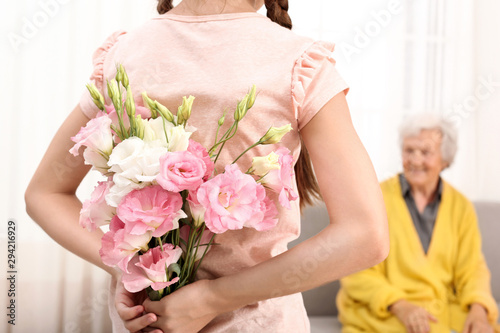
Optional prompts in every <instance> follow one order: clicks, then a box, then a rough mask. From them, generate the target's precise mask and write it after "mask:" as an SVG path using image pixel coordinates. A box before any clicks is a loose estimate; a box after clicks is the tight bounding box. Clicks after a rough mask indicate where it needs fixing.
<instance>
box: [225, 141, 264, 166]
mask: <svg viewBox="0 0 500 333" xmlns="http://www.w3.org/2000/svg"><path fill="white" fill-rule="evenodd" d="M258 145H260V140H259V141H257V142H256V143H254V144H253V145H251V146H250V147H248V148H247V149H245V151H244V152H242V153H241V154H240V156H238V157H236V159H235V160H234V161H233V163H231V164H234V163H236V161H237V160H239V159H240V157H241V156H243V155H245V153H246V152H247V151H249V150H250V149H252V148H253V147H255V146H258Z"/></svg>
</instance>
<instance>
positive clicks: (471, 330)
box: [462, 303, 494, 333]
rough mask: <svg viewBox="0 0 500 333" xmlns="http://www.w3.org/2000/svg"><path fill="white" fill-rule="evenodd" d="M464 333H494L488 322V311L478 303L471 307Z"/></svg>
mask: <svg viewBox="0 0 500 333" xmlns="http://www.w3.org/2000/svg"><path fill="white" fill-rule="evenodd" d="M462 332H463V333H493V332H494V331H493V327H491V325H490V323H489V322H488V315H487V313H486V309H485V308H484V307H483V306H482V305H480V304H477V303H474V304H472V305H471V307H470V310H469V314H468V315H467V319H466V320H465V325H464V330H463V331H462Z"/></svg>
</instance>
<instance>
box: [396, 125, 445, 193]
mask: <svg viewBox="0 0 500 333" xmlns="http://www.w3.org/2000/svg"><path fill="white" fill-rule="evenodd" d="M441 141H442V135H441V132H440V131H438V130H422V131H421V132H420V133H419V134H418V135H416V136H409V137H407V138H405V139H404V140H403V151H402V155H403V156H402V157H403V170H404V175H405V177H406V179H407V180H408V183H410V186H411V187H415V186H418V187H421V186H424V187H431V186H436V184H437V181H438V179H439V174H440V173H441V171H442V170H443V169H444V168H445V167H446V166H447V163H446V162H445V161H443V158H442V155H441Z"/></svg>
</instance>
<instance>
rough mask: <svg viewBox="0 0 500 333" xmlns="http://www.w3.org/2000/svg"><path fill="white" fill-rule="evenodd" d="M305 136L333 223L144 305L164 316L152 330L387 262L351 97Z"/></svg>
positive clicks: (338, 99)
mask: <svg viewBox="0 0 500 333" xmlns="http://www.w3.org/2000/svg"><path fill="white" fill-rule="evenodd" d="M301 135H302V137H303V140H304V142H305V144H306V146H307V149H308V150H309V154H310V156H311V159H312V162H313V164H314V169H315V172H316V176H317V178H318V182H319V184H320V188H321V193H322V196H323V198H324V200H325V203H326V207H327V210H328V214H329V217H330V225H328V226H327V227H326V228H325V229H323V230H322V231H321V232H320V233H319V234H318V235H316V236H314V237H312V238H310V239H308V240H306V241H304V242H302V243H301V244H299V245H298V246H295V247H294V248H292V249H290V250H289V251H287V252H285V253H282V254H280V255H278V256H276V257H274V258H272V259H270V260H267V261H265V262H262V263H260V264H258V265H255V266H253V267H251V268H248V269H245V270H243V271H241V272H239V273H236V274H234V275H230V276H224V277H221V278H218V279H215V280H211V281H198V282H196V283H193V284H192V285H188V286H186V287H183V288H181V289H179V290H178V291H176V292H175V293H172V294H171V295H169V296H167V297H165V298H163V299H162V300H161V301H159V302H151V301H149V300H146V301H145V303H144V305H145V308H146V310H147V311H151V312H155V313H156V314H157V315H158V321H157V322H156V323H155V324H153V325H151V327H159V328H162V329H167V331H168V332H196V331H198V330H199V329H201V328H202V327H203V326H204V325H205V324H206V323H208V322H209V321H210V320H211V318H213V317H215V316H216V315H218V314H220V313H223V312H227V311H232V310H234V309H237V308H240V307H243V306H245V305H247V304H252V303H255V302H257V301H261V300H264V299H268V298H272V297H277V296H283V295H288V294H293V293H297V292H301V291H304V290H308V289H312V288H315V287H318V286H321V285H323V284H326V283H328V282H331V281H333V280H336V279H339V278H341V277H343V276H346V275H349V274H351V273H354V272H356V271H359V270H362V269H365V268H368V267H371V266H373V265H376V264H378V263H379V262H381V261H383V260H384V259H385V258H386V256H387V254H388V251H389V233H388V227H387V216H386V213H385V206H384V202H383V198H382V193H381V190H380V186H379V183H378V180H377V177H376V175H375V172H374V169H373V166H372V164H371V162H370V159H369V157H368V154H367V153H366V151H365V149H364V147H363V145H362V143H361V141H360V139H359V138H358V136H357V134H356V132H355V130H354V128H353V125H352V122H351V118H350V114H349V110H348V106H347V103H346V100H345V95H344V94H343V93H340V94H338V95H336V96H335V97H334V98H332V99H331V100H330V101H329V102H328V103H327V104H326V105H325V106H324V107H323V108H322V109H321V110H320V111H319V113H318V114H317V115H316V116H315V117H314V118H313V119H312V120H311V121H310V122H309V123H308V124H307V125H306V126H305V127H304V129H303V130H302V131H301ZM309 223H314V221H309ZM306 268H307V270H306ZM195 300H196V301H195ZM196 323H198V324H196Z"/></svg>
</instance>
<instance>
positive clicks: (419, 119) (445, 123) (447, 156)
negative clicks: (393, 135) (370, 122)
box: [399, 113, 458, 166]
mask: <svg viewBox="0 0 500 333" xmlns="http://www.w3.org/2000/svg"><path fill="white" fill-rule="evenodd" d="M422 130H438V131H439V132H441V135H442V139H441V156H442V157H443V161H445V162H446V163H448V166H450V165H451V164H452V163H453V160H454V159H455V154H456V153H457V139H458V134H457V130H456V128H455V126H454V125H453V123H452V122H450V121H449V120H447V119H445V118H443V117H439V116H436V115H434V114H430V113H420V114H416V115H412V116H409V117H406V118H405V119H404V121H403V123H402V124H401V126H400V127H399V143H400V145H401V147H403V140H404V139H405V138H407V137H410V136H414V135H418V134H419V133H420V132H421V131H422Z"/></svg>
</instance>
